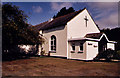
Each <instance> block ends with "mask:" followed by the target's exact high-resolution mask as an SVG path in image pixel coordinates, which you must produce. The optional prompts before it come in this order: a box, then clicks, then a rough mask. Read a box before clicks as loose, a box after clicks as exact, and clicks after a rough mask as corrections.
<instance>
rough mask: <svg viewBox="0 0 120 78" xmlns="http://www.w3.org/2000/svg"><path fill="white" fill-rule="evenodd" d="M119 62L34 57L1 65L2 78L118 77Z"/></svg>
mask: <svg viewBox="0 0 120 78" xmlns="http://www.w3.org/2000/svg"><path fill="white" fill-rule="evenodd" d="M119 65H120V62H84V61H78V60H67V59H62V58H53V57H43V58H40V57H34V58H30V59H21V60H14V61H6V62H3V63H2V75H3V76H120V74H119V67H118V66H119Z"/></svg>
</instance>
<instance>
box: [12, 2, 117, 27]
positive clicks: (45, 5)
mask: <svg viewBox="0 0 120 78" xmlns="http://www.w3.org/2000/svg"><path fill="white" fill-rule="evenodd" d="M11 3H12V4H13V5H16V6H19V8H20V9H21V10H23V11H24V12H25V14H27V15H28V16H29V18H28V23H29V24H32V25H36V24H40V23H42V22H44V21H47V20H49V19H50V18H52V17H53V15H55V14H57V12H58V11H59V10H60V9H61V8H63V7H66V8H69V7H73V8H74V9H75V10H76V11H77V10H80V9H83V8H84V7H86V8H87V10H88V11H89V13H90V14H91V16H92V17H93V19H94V21H95V23H96V24H98V26H99V27H100V29H103V28H115V27H117V26H118V3H117V2H11Z"/></svg>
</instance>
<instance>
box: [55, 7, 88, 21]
mask: <svg viewBox="0 0 120 78" xmlns="http://www.w3.org/2000/svg"><path fill="white" fill-rule="evenodd" d="M85 9H86V8H84V9H80V10H78V11H75V12H71V13H68V14H66V15H62V16H59V17H57V18H55V19H58V18H60V17H64V16H67V15H70V14H73V13H76V12H82V11H83V10H85ZM53 20H54V19H53Z"/></svg>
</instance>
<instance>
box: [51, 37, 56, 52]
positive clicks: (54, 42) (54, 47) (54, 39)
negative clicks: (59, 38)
mask: <svg viewBox="0 0 120 78" xmlns="http://www.w3.org/2000/svg"><path fill="white" fill-rule="evenodd" d="M51 51H56V37H55V36H54V35H52V36H51Z"/></svg>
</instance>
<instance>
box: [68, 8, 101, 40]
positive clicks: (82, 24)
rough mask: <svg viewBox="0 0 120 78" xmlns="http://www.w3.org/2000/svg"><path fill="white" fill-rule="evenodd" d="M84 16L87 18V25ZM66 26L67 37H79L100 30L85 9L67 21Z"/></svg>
mask: <svg viewBox="0 0 120 78" xmlns="http://www.w3.org/2000/svg"><path fill="white" fill-rule="evenodd" d="M85 16H87V18H88V22H87V27H86V21H85V20H84V18H85ZM67 28H68V29H67V30H68V31H67V32H68V34H67V35H68V39H70V38H80V37H84V36H85V35H86V34H88V33H99V32H100V31H99V29H98V27H97V26H96V25H95V23H94V21H93V20H92V18H91V16H90V15H89V13H88V11H87V10H86V9H85V10H83V11H82V12H81V13H79V14H78V15H77V16H75V17H74V18H73V19H72V20H71V21H69V22H68V23H67Z"/></svg>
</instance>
